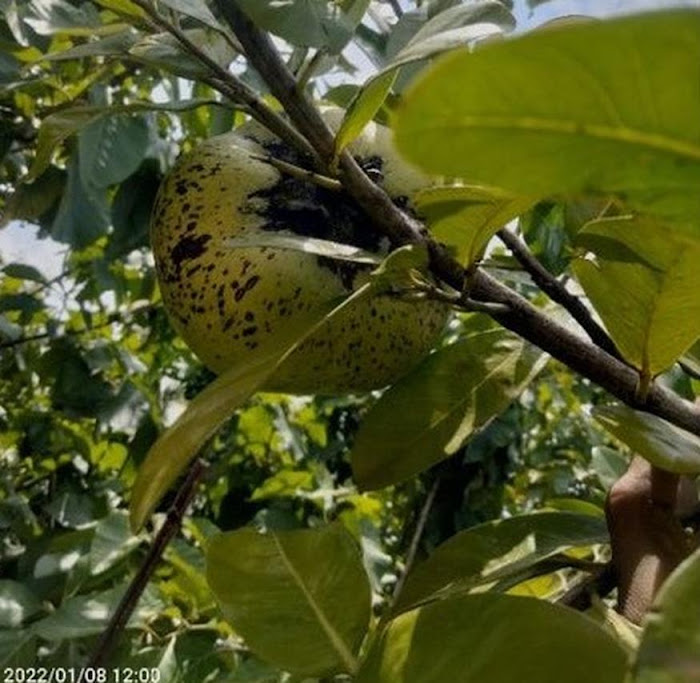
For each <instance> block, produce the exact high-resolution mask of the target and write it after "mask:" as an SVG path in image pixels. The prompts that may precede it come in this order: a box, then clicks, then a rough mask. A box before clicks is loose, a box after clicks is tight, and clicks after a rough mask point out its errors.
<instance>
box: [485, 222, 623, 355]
mask: <svg viewBox="0 0 700 683" xmlns="http://www.w3.org/2000/svg"><path fill="white" fill-rule="evenodd" d="M497 234H498V237H499V239H500V240H501V242H503V244H505V245H506V247H508V249H510V251H511V252H512V254H513V256H515V258H516V259H518V261H519V262H520V264H521V265H522V266H523V268H525V270H526V271H527V272H528V273H529V274H530V277H532V279H533V281H534V283H535V284H536V285H537V286H538V287H539V288H540V289H541V290H542V291H543V292H544V293H545V294H546V295H547V296H548V297H549V298H550V299H551V300H552V301H555V302H556V303H558V304H561V305H562V306H563V307H564V308H565V309H566V310H567V311H568V312H569V313H570V314H571V316H572V317H573V318H574V320H576V322H578V324H579V325H581V327H582V328H583V329H584V330H585V331H586V333H587V334H588V336H589V337H590V338H591V341H593V342H594V343H595V344H597V345H598V346H600V348H601V349H603V350H605V351H607V352H608V353H609V354H610V355H611V356H614V357H615V358H620V353H619V352H618V350H617V348H616V347H615V343H614V342H613V340H612V339H610V337H609V336H608V333H607V332H606V331H605V330H604V329H603V328H602V327H601V326H600V325H599V324H598V323H597V322H596V321H595V320H594V319H593V316H592V315H591V313H590V311H589V310H588V309H587V308H586V306H585V305H584V304H583V302H582V301H581V299H579V297H577V296H575V295H573V294H571V292H569V291H568V290H567V289H566V287H565V286H564V285H563V284H562V283H561V282H559V280H557V279H556V278H555V277H554V276H553V275H552V274H551V273H550V272H549V271H548V270H547V269H546V268H545V267H544V266H543V265H542V263H541V262H540V261H539V260H538V259H537V258H536V257H535V255H534V254H533V253H532V252H531V251H530V250H529V249H528V248H527V244H525V242H524V241H523V240H521V239H520V238H519V237H518V236H517V235H515V234H513V233H512V232H510V231H509V230H506V229H505V228H503V229H502V230H499V231H498V233H497Z"/></svg>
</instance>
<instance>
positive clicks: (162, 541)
mask: <svg viewBox="0 0 700 683" xmlns="http://www.w3.org/2000/svg"><path fill="white" fill-rule="evenodd" d="M204 470H205V464H204V462H203V461H202V460H196V461H195V463H194V465H193V466H192V467H191V468H190V470H189V472H188V473H187V477H186V478H185V480H184V481H183V482H182V485H181V486H180V488H179V490H178V492H177V495H176V496H175V500H174V501H173V504H172V506H171V507H170V510H168V514H167V517H166V519H165V522H164V523H163V526H162V527H161V528H160V530H159V531H158V534H157V535H156V537H155V539H154V540H153V545H151V547H150V548H149V550H148V554H147V555H146V557H145V559H144V561H143V564H142V565H141V567H140V568H139V571H138V573H137V574H136V576H134V578H133V579H132V580H131V583H130V584H129V587H128V588H127V590H126V593H124V596H123V597H122V599H121V600H120V602H119V605H117V609H116V610H115V611H114V614H113V615H112V618H111V619H110V620H109V624H108V625H107V628H106V629H105V631H104V632H103V633H102V636H101V637H100V640H99V642H98V644H97V647H96V648H95V651H94V652H93V655H92V657H91V658H90V662H89V663H88V665H87V666H88V667H98V666H105V665H106V664H107V663H108V661H109V657H110V655H111V653H112V651H113V649H114V647H115V645H116V644H117V640H118V638H119V636H120V635H121V633H122V632H123V631H124V629H125V628H126V625H127V623H128V621H129V618H130V617H131V615H132V613H133V611H134V610H135V609H136V606H137V604H138V601H139V599H140V598H141V594H142V593H143V591H144V590H145V589H146V586H147V585H148V582H149V580H150V578H151V576H152V574H153V572H154V571H155V569H156V566H157V565H158V563H159V562H160V559H161V556H162V555H163V552H164V551H165V548H166V547H167V545H168V543H170V541H171V540H172V538H173V537H174V536H175V534H176V533H177V532H178V530H179V529H180V525H181V523H182V518H183V517H184V515H185V512H187V508H188V507H189V504H190V502H191V501H192V497H193V496H194V494H195V491H196V488H197V484H198V482H199V479H200V478H201V476H202V474H203V473H204Z"/></svg>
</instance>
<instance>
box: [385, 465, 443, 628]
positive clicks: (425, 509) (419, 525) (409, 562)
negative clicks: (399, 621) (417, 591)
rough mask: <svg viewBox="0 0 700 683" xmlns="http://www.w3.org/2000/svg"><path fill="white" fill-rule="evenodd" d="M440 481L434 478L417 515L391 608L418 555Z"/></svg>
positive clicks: (392, 597) (438, 478)
mask: <svg viewBox="0 0 700 683" xmlns="http://www.w3.org/2000/svg"><path fill="white" fill-rule="evenodd" d="M440 481H441V478H440V476H437V477H435V481H434V482H433V485H432V486H431V487H430V491H428V495H427V496H426V497H425V501H424V502H423V505H422V507H421V511H420V514H419V515H418V521H417V522H416V528H415V529H414V531H413V536H412V537H411V544H410V545H409V547H408V552H407V553H406V562H405V565H404V570H403V573H402V574H401V578H400V579H399V580H398V582H397V583H396V587H395V588H394V592H393V594H392V596H391V602H392V606H393V604H395V603H396V601H397V600H398V597H399V595H400V594H401V591H402V590H403V587H404V584H405V583H406V577H407V576H408V574H409V572H410V571H411V569H412V568H413V565H414V563H415V561H416V555H417V554H418V545H419V543H420V539H421V537H422V536H423V532H424V531H425V525H426V523H427V521H428V515H429V514H430V509H431V508H432V507H433V502H434V501H435V495H436V494H437V492H438V489H439V488H440ZM386 613H387V614H390V613H391V606H390V607H389V609H388V610H387V611H386Z"/></svg>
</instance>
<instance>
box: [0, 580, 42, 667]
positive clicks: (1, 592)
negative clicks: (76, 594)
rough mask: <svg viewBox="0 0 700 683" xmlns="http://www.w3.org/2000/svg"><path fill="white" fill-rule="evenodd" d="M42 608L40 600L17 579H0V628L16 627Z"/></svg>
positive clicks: (38, 612)
mask: <svg viewBox="0 0 700 683" xmlns="http://www.w3.org/2000/svg"><path fill="white" fill-rule="evenodd" d="M42 609H43V608H42V605H41V602H40V601H39V599H38V598H37V597H36V595H34V593H33V592H32V591H31V590H30V588H29V587H28V586H25V585H24V584H23V583H20V582H19V581H12V580H10V579H0V629H5V628H14V629H16V628H18V627H20V626H21V625H22V624H23V623H24V622H25V621H27V620H28V619H30V618H31V617H33V616H36V615H37V614H40V613H41V611H42ZM0 661H1V660H0Z"/></svg>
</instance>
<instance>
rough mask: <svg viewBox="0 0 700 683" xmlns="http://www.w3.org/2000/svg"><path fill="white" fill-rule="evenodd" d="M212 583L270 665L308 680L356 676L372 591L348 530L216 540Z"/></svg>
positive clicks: (210, 555)
mask: <svg viewBox="0 0 700 683" xmlns="http://www.w3.org/2000/svg"><path fill="white" fill-rule="evenodd" d="M207 581H208V582H209V585H210V586H211V588H212V590H213V591H214V594H215V595H216V598H217V600H218V601H219V603H220V605H221V608H222V610H223V612H224V615H225V616H226V617H227V618H228V619H230V620H231V624H232V625H233V627H234V628H235V629H236V631H237V632H238V633H239V634H240V635H241V636H243V638H244V639H245V640H246V644H247V645H248V646H249V647H250V648H251V649H252V650H253V652H255V653H256V654H257V655H258V656H259V657H261V658H262V659H264V660H266V661H269V662H272V663H274V664H276V665H277V666H279V667H280V668H282V669H285V670H287V671H291V672H294V673H300V674H306V675H316V676H322V675H327V674H329V673H331V672H334V671H345V672H348V673H355V671H356V669H357V652H358V650H359V647H360V644H361V643H362V640H363V638H364V635H365V633H366V631H367V627H368V624H369V617H370V588H369V582H368V580H367V575H366V574H365V571H364V568H363V565H362V559H361V556H360V552H359V548H358V547H357V545H356V544H355V542H354V540H353V538H352V537H351V536H350V534H349V533H348V532H347V531H345V529H344V527H343V526H341V525H340V524H332V525H330V526H326V527H321V528H317V529H297V530H293V531H268V532H267V533H266V534H261V533H259V532H258V531H256V530H255V529H250V528H247V529H240V530H238V531H233V532H230V533H227V534H221V535H219V536H215V537H214V538H213V539H212V540H211V541H210V543H209V546H208V548H207Z"/></svg>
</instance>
